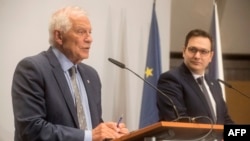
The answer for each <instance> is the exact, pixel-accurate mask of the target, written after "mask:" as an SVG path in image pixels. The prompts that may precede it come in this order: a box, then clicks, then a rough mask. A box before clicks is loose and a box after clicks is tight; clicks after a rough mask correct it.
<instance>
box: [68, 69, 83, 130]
mask: <svg viewBox="0 0 250 141" xmlns="http://www.w3.org/2000/svg"><path fill="white" fill-rule="evenodd" d="M69 74H70V78H71V83H72V86H73V91H74V94H75V104H76V111H77V117H78V122H79V127H80V129H82V130H84V129H85V128H86V119H85V115H84V111H83V106H82V102H81V96H80V91H79V89H78V86H77V83H76V68H75V66H73V67H72V68H70V69H69Z"/></svg>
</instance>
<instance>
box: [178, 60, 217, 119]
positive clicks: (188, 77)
mask: <svg viewBox="0 0 250 141" xmlns="http://www.w3.org/2000/svg"><path fill="white" fill-rule="evenodd" d="M182 69H184V71H183V72H184V74H183V78H184V79H185V81H186V84H189V85H190V87H191V88H192V89H193V90H194V94H195V95H197V96H198V97H199V98H200V100H201V101H202V103H203V104H204V105H205V107H206V110H207V111H208V112H209V113H210V112H211V111H210V108H209V106H208V104H207V100H206V98H205V96H204V94H203V92H202V90H201V88H200V87H199V85H198V84H197V82H196V80H195V79H194V77H193V75H192V73H191V72H190V71H189V69H188V68H187V67H186V66H185V64H184V63H183V65H182ZM210 116H211V117H212V115H211V113H210Z"/></svg>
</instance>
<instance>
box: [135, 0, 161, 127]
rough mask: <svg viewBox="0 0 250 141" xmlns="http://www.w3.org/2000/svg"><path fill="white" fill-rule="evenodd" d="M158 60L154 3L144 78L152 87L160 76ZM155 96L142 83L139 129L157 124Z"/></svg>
mask: <svg viewBox="0 0 250 141" xmlns="http://www.w3.org/2000/svg"><path fill="white" fill-rule="evenodd" d="M160 58H161V54H160V38H159V32H158V23H157V18H156V13H155V3H154V4H153V11H152V20H151V27H150V33H149V42H148V52H147V62H146V67H145V76H144V78H145V80H146V81H148V82H149V83H151V84H152V85H154V86H156V85H157V81H158V78H159V76H160V74H161V59H160ZM156 94H157V92H156V90H155V89H153V88H152V87H151V86H149V85H148V84H147V83H145V82H144V86H143V94H142V102H141V114H140V124H139V128H143V127H145V126H148V125H150V124H153V123H156V122H158V120H159V116H158V108H157V105H156Z"/></svg>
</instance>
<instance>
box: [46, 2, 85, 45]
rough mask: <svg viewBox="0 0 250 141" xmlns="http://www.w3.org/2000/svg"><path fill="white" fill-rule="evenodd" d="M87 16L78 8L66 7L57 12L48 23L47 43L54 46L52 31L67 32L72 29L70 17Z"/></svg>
mask: <svg viewBox="0 0 250 141" xmlns="http://www.w3.org/2000/svg"><path fill="white" fill-rule="evenodd" d="M83 16H87V12H86V11H85V10H83V9H82V8H80V7H78V6H67V7H64V8H61V9H59V10H57V11H56V12H55V13H54V14H53V15H52V16H51V20H50V23H49V43H50V45H54V43H55V41H54V31H55V30H59V31H62V32H64V33H65V32H67V31H68V30H69V29H70V28H71V27H72V22H71V18H72V17H83Z"/></svg>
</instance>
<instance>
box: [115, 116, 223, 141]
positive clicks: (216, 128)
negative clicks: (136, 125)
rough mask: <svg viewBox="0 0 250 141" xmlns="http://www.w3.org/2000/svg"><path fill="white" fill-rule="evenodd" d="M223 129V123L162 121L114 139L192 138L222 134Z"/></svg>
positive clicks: (118, 140) (140, 140)
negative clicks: (208, 134)
mask: <svg viewBox="0 0 250 141" xmlns="http://www.w3.org/2000/svg"><path fill="white" fill-rule="evenodd" d="M223 130H224V125H217V124H201V123H185V122H166V121H162V122H158V123H155V124H152V125H149V126H147V127H144V128H141V129H139V130H135V131H132V132H130V133H129V134H128V135H125V136H123V137H121V138H119V139H116V140H114V141H143V140H144V138H146V137H156V138H167V139H192V138H199V137H202V136H205V135H206V134H207V133H210V132H211V133H214V134H216V135H221V136H222V134H223Z"/></svg>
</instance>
